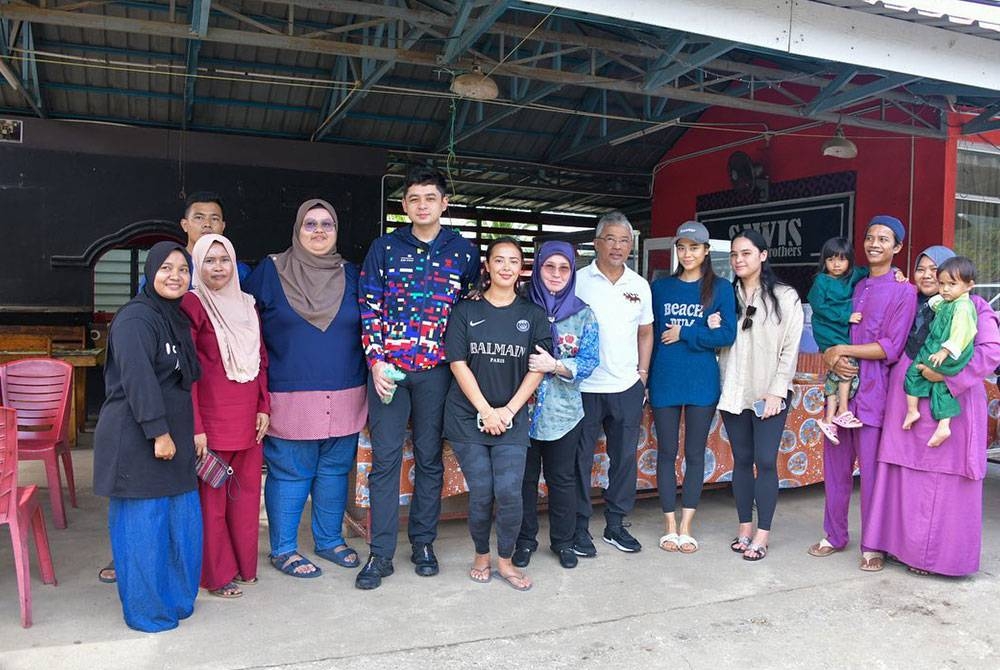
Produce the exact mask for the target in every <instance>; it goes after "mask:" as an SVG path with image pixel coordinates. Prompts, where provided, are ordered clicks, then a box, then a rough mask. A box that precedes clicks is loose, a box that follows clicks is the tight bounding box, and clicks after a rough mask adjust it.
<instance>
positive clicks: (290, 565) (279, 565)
mask: <svg viewBox="0 0 1000 670" xmlns="http://www.w3.org/2000/svg"><path fill="white" fill-rule="evenodd" d="M292 556H298V557H299V558H298V560H295V561H292V560H291V558H292ZM289 561H291V562H289ZM271 565H273V566H274V567H275V569H276V570H280V571H281V572H283V573H285V574H286V575H288V576H289V577H298V578H299V579H312V578H313V577H319V576H320V575H322V574H323V569H322V568H320V567H319V566H318V565H316V564H315V563H313V562H312V561H310V560H309V559H308V558H306V557H305V556H303V555H302V554H299V553H298V552H295V551H290V552H288V553H287V554H282V555H281V556H272V557H271ZM302 565H311V566H313V567H314V568H316V569H315V570H313V571H312V572H295V568H297V567H299V566H302Z"/></svg>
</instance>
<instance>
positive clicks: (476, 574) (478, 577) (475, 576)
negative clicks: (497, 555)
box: [469, 554, 492, 584]
mask: <svg viewBox="0 0 1000 670" xmlns="http://www.w3.org/2000/svg"><path fill="white" fill-rule="evenodd" d="M491 575H492V567H491V565H490V555H489V554H476V558H475V560H473V561H472V569H471V570H469V578H470V579H471V580H472V581H474V582H478V583H480V584H485V583H486V582H488V581H490V576H491Z"/></svg>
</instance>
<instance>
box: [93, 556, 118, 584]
mask: <svg viewBox="0 0 1000 670" xmlns="http://www.w3.org/2000/svg"><path fill="white" fill-rule="evenodd" d="M97 581H99V582H101V583H102V584H114V583H115V582H117V581H118V573H116V572H115V562H114V561H111V562H110V563H108V564H107V565H105V566H104V567H103V568H101V569H100V570H98V571H97Z"/></svg>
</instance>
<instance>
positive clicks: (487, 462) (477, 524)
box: [451, 442, 528, 558]
mask: <svg viewBox="0 0 1000 670" xmlns="http://www.w3.org/2000/svg"><path fill="white" fill-rule="evenodd" d="M451 448H452V450H453V451H454V452H455V455H456V456H458V464H459V465H460V466H461V467H462V473H463V474H464V475H465V483H466V484H468V486H469V534H470V535H471V536H472V542H473V544H475V546H476V553H477V554H488V553H490V527H491V526H492V525H493V502H494V500H495V501H496V529H497V554H498V555H499V556H500V558H510V557H511V556H513V555H514V546H515V544H516V542H517V534H518V532H519V531H520V530H521V509H522V508H521V505H522V503H521V483H522V482H523V481H524V457H525V453H526V452H527V451H528V448H527V445H524V444H495V445H487V444H473V443H470V442H453V443H452V445H451Z"/></svg>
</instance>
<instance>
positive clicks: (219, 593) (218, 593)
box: [209, 582, 243, 600]
mask: <svg viewBox="0 0 1000 670" xmlns="http://www.w3.org/2000/svg"><path fill="white" fill-rule="evenodd" d="M209 594H210V595H213V596H215V597H216V598H226V599H227V600H232V599H234V598H242V597H243V591H241V590H240V587H239V586H237V585H236V582H229V583H228V584H223V585H222V586H220V587H219V588H217V589H212V590H210V591H209Z"/></svg>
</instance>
